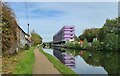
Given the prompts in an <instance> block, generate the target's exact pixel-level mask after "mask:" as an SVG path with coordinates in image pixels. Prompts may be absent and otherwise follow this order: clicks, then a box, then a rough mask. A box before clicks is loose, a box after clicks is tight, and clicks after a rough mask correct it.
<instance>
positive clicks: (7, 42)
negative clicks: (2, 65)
mask: <svg viewBox="0 0 120 76" xmlns="http://www.w3.org/2000/svg"><path fill="white" fill-rule="evenodd" d="M0 8H2V51H3V54H4V53H6V52H8V51H9V50H10V48H12V47H13V46H14V45H15V44H16V43H17V35H16V30H17V29H16V26H17V21H16V19H15V14H14V13H13V11H12V9H11V8H9V6H8V5H7V3H1V4H0ZM14 50H15V48H14ZM10 52H13V50H10Z"/></svg>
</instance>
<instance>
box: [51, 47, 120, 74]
mask: <svg viewBox="0 0 120 76" xmlns="http://www.w3.org/2000/svg"><path fill="white" fill-rule="evenodd" d="M49 51H53V55H54V56H55V57H57V58H58V59H59V60H60V61H61V62H63V63H64V64H65V65H66V66H69V65H70V66H73V67H74V68H72V69H73V70H74V71H75V72H76V73H78V74H109V75H110V74H120V72H119V70H120V65H119V61H118V58H120V57H119V54H118V53H113V52H103V51H102V52H100V51H84V50H75V49H63V48H62V49H60V48H59V49H54V50H49ZM69 63H70V64H69Z"/></svg>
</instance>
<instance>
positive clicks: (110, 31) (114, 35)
mask: <svg viewBox="0 0 120 76" xmlns="http://www.w3.org/2000/svg"><path fill="white" fill-rule="evenodd" d="M93 38H97V39H98V41H93V42H92V40H93ZM119 38H120V17H118V18H115V19H111V20H110V19H107V20H106V23H105V24H104V25H103V27H102V28H92V29H86V30H85V32H84V33H83V34H82V35H80V36H79V39H80V40H84V39H87V40H88V42H92V46H91V47H90V46H88V47H87V46H85V47H83V48H84V49H85V48H89V49H94V50H108V51H113V50H114V51H115V50H116V51H117V50H118V48H120V46H119V45H120V40H119Z"/></svg>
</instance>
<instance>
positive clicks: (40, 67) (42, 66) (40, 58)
mask: <svg viewBox="0 0 120 76" xmlns="http://www.w3.org/2000/svg"><path fill="white" fill-rule="evenodd" d="M34 54H35V63H34V67H33V74H60V72H59V71H58V70H57V69H56V68H55V67H54V66H53V64H52V63H51V62H50V61H49V60H48V59H47V57H46V56H45V55H43V54H42V53H41V52H40V51H39V49H38V48H35V50H34Z"/></svg>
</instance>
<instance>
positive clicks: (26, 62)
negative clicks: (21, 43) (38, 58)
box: [13, 47, 35, 74]
mask: <svg viewBox="0 0 120 76" xmlns="http://www.w3.org/2000/svg"><path fill="white" fill-rule="evenodd" d="M33 50H34V47H31V48H30V49H29V50H26V51H25V53H24V55H23V56H24V57H23V58H22V59H21V60H20V61H19V62H18V63H17V65H16V68H15V70H14V71H13V74H32V70H33V64H34V60H35V58H34V52H33Z"/></svg>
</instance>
